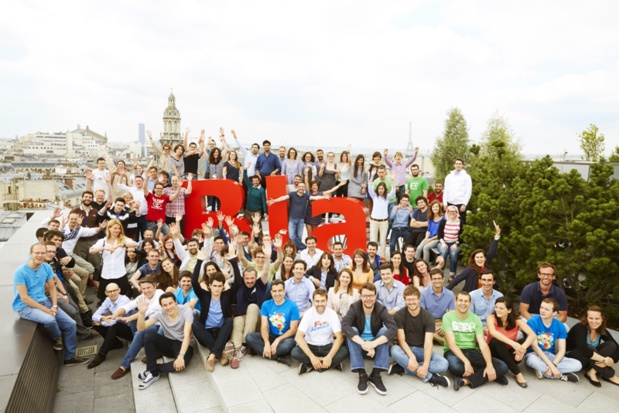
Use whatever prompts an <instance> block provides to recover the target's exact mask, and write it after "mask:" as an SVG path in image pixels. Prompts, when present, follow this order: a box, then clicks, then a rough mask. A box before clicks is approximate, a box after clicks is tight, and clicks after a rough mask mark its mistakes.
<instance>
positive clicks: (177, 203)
mask: <svg viewBox="0 0 619 413" xmlns="http://www.w3.org/2000/svg"><path fill="white" fill-rule="evenodd" d="M191 178H192V175H191V174H187V188H181V191H180V193H179V194H178V196H177V197H176V198H175V199H174V200H172V201H170V203H168V204H167V205H166V210H165V222H166V224H168V225H170V224H171V223H172V222H176V216H177V215H182V216H183V219H182V220H181V223H180V226H181V233H182V232H183V231H184V230H185V197H187V196H189V195H190V194H191ZM182 184H183V182H182V179H181V178H179V177H178V176H176V175H173V176H172V186H171V187H168V188H166V189H164V190H163V194H164V195H167V196H170V195H172V194H174V193H176V191H177V190H178V187H179V186H180V185H182Z"/></svg>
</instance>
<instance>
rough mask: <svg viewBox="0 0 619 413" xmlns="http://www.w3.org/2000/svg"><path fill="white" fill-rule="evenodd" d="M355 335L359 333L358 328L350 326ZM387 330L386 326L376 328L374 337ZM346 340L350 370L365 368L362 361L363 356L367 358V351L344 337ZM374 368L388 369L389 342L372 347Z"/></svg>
mask: <svg viewBox="0 0 619 413" xmlns="http://www.w3.org/2000/svg"><path fill="white" fill-rule="evenodd" d="M352 329H353V330H354V331H355V333H356V334H357V335H359V330H357V328H356V327H353V328H352ZM386 332H387V328H386V327H383V328H381V329H380V330H378V333H377V334H376V337H380V336H382V335H383V334H385V333H386ZM346 341H347V342H348V352H349V353H350V370H351V371H353V372H354V371H356V370H359V369H365V363H364V361H363V359H364V358H366V359H369V358H370V357H368V353H367V351H365V350H363V349H362V348H361V346H360V345H359V344H357V343H355V342H354V341H352V340H351V339H349V338H348V337H347V338H346ZM374 351H375V354H374V368H375V369H379V370H384V371H387V370H388V369H389V343H388V342H387V343H383V344H381V345H380V346H378V347H376V348H375V349H374Z"/></svg>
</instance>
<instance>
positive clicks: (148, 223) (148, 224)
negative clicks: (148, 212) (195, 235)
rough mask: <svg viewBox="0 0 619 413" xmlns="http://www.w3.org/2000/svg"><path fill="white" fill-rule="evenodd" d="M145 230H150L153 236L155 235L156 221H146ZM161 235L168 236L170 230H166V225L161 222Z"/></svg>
mask: <svg viewBox="0 0 619 413" xmlns="http://www.w3.org/2000/svg"><path fill="white" fill-rule="evenodd" d="M146 229H150V230H152V231H153V234H157V221H146ZM161 233H162V234H163V235H164V236H165V235H170V228H168V224H166V223H165V220H164V221H163V226H162V227H161Z"/></svg>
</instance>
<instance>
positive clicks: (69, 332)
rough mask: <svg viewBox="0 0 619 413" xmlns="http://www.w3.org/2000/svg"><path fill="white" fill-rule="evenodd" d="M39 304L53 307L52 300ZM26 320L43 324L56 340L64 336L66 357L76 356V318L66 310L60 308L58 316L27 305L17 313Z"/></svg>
mask: <svg viewBox="0 0 619 413" xmlns="http://www.w3.org/2000/svg"><path fill="white" fill-rule="evenodd" d="M39 304H41V305H43V306H45V307H47V308H52V302H51V301H50V300H44V301H39ZM17 314H19V316H20V317H21V318H23V319H24V320H30V321H34V322H35V323H39V324H42V325H43V327H45V329H46V330H47V331H49V332H50V334H51V335H52V338H53V339H54V340H56V339H58V337H60V336H62V337H63V342H64V359H65V360H71V359H72V358H73V357H75V347H76V338H75V331H76V324H75V320H73V319H72V318H71V317H69V316H68V315H67V313H65V312H64V311H62V310H61V309H60V308H58V312H57V313H56V317H54V316H52V315H50V314H47V313H46V312H44V311H43V310H39V309H38V308H32V307H29V306H25V307H24V308H22V309H21V310H19V312H18V313H17Z"/></svg>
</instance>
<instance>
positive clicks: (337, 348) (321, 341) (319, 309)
mask: <svg viewBox="0 0 619 413" xmlns="http://www.w3.org/2000/svg"><path fill="white" fill-rule="evenodd" d="M313 301H314V306H313V307H312V308H310V309H309V310H307V311H306V312H305V315H304V316H303V318H302V319H301V323H300V324H299V328H298V329H297V334H296V336H295V341H296V342H297V346H296V347H295V348H293V349H292V353H291V354H292V357H294V358H295V359H296V360H298V361H299V362H300V363H301V364H300V365H299V374H303V373H309V372H310V371H312V370H316V371H318V372H320V373H322V372H323V371H325V370H327V369H329V368H334V369H336V370H339V371H342V361H344V360H345V359H346V358H347V357H348V348H347V347H346V346H342V344H344V335H343V334H342V325H341V323H340V319H339V318H338V316H337V313H336V312H335V311H333V310H332V309H330V308H327V292H326V291H325V290H323V289H322V288H319V289H317V290H316V291H314V294H313ZM334 337H335V339H334Z"/></svg>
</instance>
